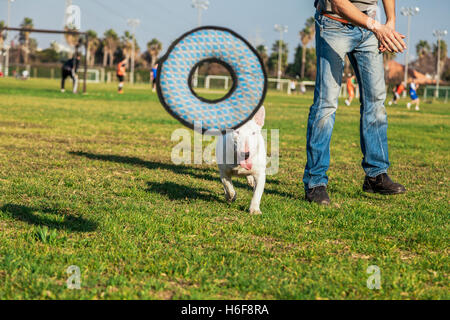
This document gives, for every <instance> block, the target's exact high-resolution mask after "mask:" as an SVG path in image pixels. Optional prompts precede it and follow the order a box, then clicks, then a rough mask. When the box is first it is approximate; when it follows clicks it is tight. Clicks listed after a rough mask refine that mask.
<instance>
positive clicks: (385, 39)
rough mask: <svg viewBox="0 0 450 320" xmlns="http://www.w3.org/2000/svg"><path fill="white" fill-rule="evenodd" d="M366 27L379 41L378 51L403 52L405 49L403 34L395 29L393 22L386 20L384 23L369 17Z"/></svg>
mask: <svg viewBox="0 0 450 320" xmlns="http://www.w3.org/2000/svg"><path fill="white" fill-rule="evenodd" d="M368 27H369V29H370V30H372V32H373V33H374V34H375V36H376V37H377V39H378V41H379V42H380V48H379V49H380V51H381V52H385V51H389V52H395V53H398V52H403V51H404V50H405V49H406V44H405V42H404V41H403V39H405V36H404V35H402V34H401V33H398V32H397V31H395V24H394V23H393V22H387V23H386V24H385V25H383V24H381V23H379V22H378V21H375V20H373V19H372V18H369V21H368Z"/></svg>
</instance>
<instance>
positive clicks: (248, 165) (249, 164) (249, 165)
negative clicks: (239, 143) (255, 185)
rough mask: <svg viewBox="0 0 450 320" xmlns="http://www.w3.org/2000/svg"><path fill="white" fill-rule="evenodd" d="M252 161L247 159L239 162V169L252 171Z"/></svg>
mask: <svg viewBox="0 0 450 320" xmlns="http://www.w3.org/2000/svg"><path fill="white" fill-rule="evenodd" d="M252 165H253V164H252V160H250V159H247V160H244V161H241V167H242V168H244V169H247V170H252Z"/></svg>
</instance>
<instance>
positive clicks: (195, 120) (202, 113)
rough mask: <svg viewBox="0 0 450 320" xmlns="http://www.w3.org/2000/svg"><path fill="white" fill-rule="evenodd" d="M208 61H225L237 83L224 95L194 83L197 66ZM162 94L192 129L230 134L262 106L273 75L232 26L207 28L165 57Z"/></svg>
mask: <svg viewBox="0 0 450 320" xmlns="http://www.w3.org/2000/svg"><path fill="white" fill-rule="evenodd" d="M205 62H216V63H219V64H221V65H223V66H224V67H225V68H226V69H227V70H228V72H229V73H230V75H231V77H232V80H233V85H232V88H231V90H230V91H229V92H228V94H226V95H225V96H224V97H223V98H221V99H218V100H207V99H205V98H202V97H200V96H198V95H197V94H196V93H195V91H194V89H193V87H192V83H193V81H192V80H193V77H194V74H195V70H196V69H197V68H198V67H199V66H200V65H201V64H202V63H205ZM157 90H158V96H159V99H160V101H161V103H162V105H163V106H164V107H165V109H166V110H167V111H168V112H169V113H170V114H171V115H172V116H173V117H175V118H176V119H177V120H179V121H180V122H181V123H182V124H184V125H186V126H187V127H189V128H191V129H195V128H199V127H201V128H202V133H205V132H206V131H208V133H211V134H218V133H224V132H226V131H227V130H229V129H237V128H239V127H241V126H242V125H244V124H245V123H246V122H247V121H249V120H250V119H251V118H252V117H253V116H254V115H255V114H256V112H257V111H258V109H259V108H260V107H261V105H262V104H263V102H264V98H265V95H266V91H267V75H266V72H265V69H264V67H263V62H262V60H261V58H260V56H259V55H258V53H257V52H256V50H255V49H254V48H253V47H252V46H251V45H250V44H249V43H248V42H247V41H246V40H245V39H244V38H242V37H241V36H239V35H238V34H237V33H235V32H233V31H232V30H229V29H226V28H221V27H202V28H197V29H194V30H192V31H190V32H187V33H186V34H184V35H183V36H181V37H180V38H179V39H178V40H176V41H175V42H174V43H173V44H172V45H171V47H170V48H169V50H168V52H167V53H166V55H165V56H164V57H163V58H162V59H161V62H160V64H159V67H158V77H157Z"/></svg>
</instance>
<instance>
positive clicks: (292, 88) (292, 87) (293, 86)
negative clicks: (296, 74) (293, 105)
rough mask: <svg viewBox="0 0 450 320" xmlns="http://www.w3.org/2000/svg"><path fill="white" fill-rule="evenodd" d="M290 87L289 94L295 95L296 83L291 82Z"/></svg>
mask: <svg viewBox="0 0 450 320" xmlns="http://www.w3.org/2000/svg"><path fill="white" fill-rule="evenodd" d="M290 86H291V93H292V94H297V81H295V80H291V83H290Z"/></svg>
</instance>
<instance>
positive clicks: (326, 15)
mask: <svg viewBox="0 0 450 320" xmlns="http://www.w3.org/2000/svg"><path fill="white" fill-rule="evenodd" d="M322 15H323V16H325V17H327V18H330V19H333V20H336V21H339V22H341V23H343V24H350V21H348V20H345V19H342V18H339V17H335V16H332V15H331V14H328V13H322Z"/></svg>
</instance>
